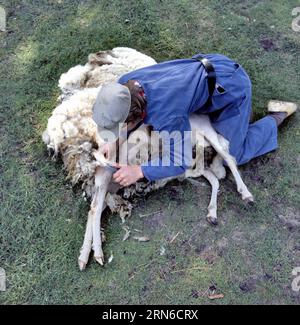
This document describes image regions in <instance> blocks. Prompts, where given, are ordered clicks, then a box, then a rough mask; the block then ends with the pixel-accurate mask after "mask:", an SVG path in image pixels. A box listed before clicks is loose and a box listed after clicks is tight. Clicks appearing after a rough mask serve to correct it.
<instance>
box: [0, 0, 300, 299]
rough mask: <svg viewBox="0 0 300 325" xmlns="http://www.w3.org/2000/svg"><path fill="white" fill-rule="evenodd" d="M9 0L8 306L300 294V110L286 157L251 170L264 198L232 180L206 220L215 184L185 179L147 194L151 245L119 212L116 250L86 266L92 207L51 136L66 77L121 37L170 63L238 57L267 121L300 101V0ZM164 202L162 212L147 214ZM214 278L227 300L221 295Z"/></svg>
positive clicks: (1, 251) (1, 52) (3, 100)
mask: <svg viewBox="0 0 300 325" xmlns="http://www.w3.org/2000/svg"><path fill="white" fill-rule="evenodd" d="M0 5H2V6H3V7H5V8H6V10H7V14H8V21H7V25H8V26H7V28H8V32H7V33H6V34H3V33H2V34H0V45H1V47H0V60H1V62H0V75H1V80H0V94H1V96H0V108H1V109H0V123H1V133H0V136H1V139H0V174H1V177H0V200H1V210H0V266H1V267H3V268H5V270H6V273H7V286H8V288H7V291H6V292H5V293H2V292H1V293H0V303H1V304H75V303H76V304H81V303H84V304H127V303H129V304H133V303H136V304H137V303H146V304H154V303H160V304H170V303H174V304H182V303H183V304H227V303H233V304H259V303H263V304H269V303H278V304H299V303H300V294H299V293H295V292H293V291H292V290H291V281H292V273H291V272H292V269H293V268H294V267H297V266H300V250H299V239H300V236H299V228H296V229H290V228H289V227H287V226H286V225H285V224H283V222H282V221H281V220H280V218H279V216H280V215H283V216H287V215H289V216H290V218H296V219H297V218H298V220H299V214H300V194H299V190H298V188H299V172H300V167H299V166H300V141H299V136H300V128H299V117H298V116H295V117H293V118H292V119H291V120H290V121H289V122H288V123H286V124H285V126H284V127H283V128H282V130H281V132H280V136H279V143H280V148H279V150H278V151H277V152H276V153H271V154H269V155H267V156H265V157H263V158H260V159H256V160H255V161H253V162H252V163H250V164H248V165H247V166H245V167H243V168H241V171H242V174H243V177H244V180H245V182H246V184H247V185H248V186H249V188H250V190H251V191H252V192H253V193H254V195H255V198H256V204H255V206H254V207H249V206H246V205H245V204H244V203H243V202H241V199H240V197H239V196H238V194H237V193H236V190H235V186H234V182H233V180H232V177H231V176H228V177H227V179H226V180H225V181H223V182H222V184H221V185H222V186H221V191H220V195H219V218H220V224H219V226H218V227H215V228H212V227H210V226H209V225H208V224H206V222H205V220H204V219H205V214H206V206H207V204H208V201H209V194H210V187H209V186H198V187H196V186H194V185H192V184H190V183H188V182H183V183H176V182H175V183H172V184H170V185H168V186H167V187H166V188H164V189H162V190H160V191H158V192H156V193H152V194H151V195H150V196H149V197H147V198H146V199H142V200H141V201H140V202H139V204H138V206H137V207H136V209H135V210H134V214H133V216H132V217H131V218H130V219H129V220H128V221H127V223H128V225H129V227H130V228H131V229H134V228H137V229H140V230H142V231H143V233H144V234H147V235H149V236H150V237H151V241H150V242H148V243H137V242H135V241H133V240H128V241H126V242H122V237H123V234H124V231H123V230H122V226H121V224H120V220H119V218H118V217H117V216H114V215H113V216H107V217H106V218H105V225H104V226H105V231H106V235H107V243H106V244H105V247H104V251H105V254H106V256H109V255H110V253H111V252H113V255H114V260H113V262H112V263H111V264H108V265H105V267H103V268H101V267H99V266H98V265H96V264H95V263H94V262H92V263H91V264H90V265H89V266H88V268H87V270H86V271H85V272H79V270H78V267H77V262H76V260H77V255H78V251H79V248H80V246H81V243H82V239H83V235H84V228H85V221H86V216H87V212H88V208H89V207H88V203H86V202H84V201H83V200H82V197H81V193H80V191H78V190H76V189H72V188H71V187H70V185H69V183H68V182H67V181H66V180H65V176H66V175H65V173H64V171H63V170H62V164H61V162H57V163H54V162H53V161H51V159H50V158H49V157H48V155H47V152H46V149H45V146H44V144H43V143H42V141H41V134H42V132H43V130H44V129H45V127H46V123H47V119H48V118H49V116H50V114H51V111H52V110H53V109H54V107H55V101H56V98H57V96H58V94H59V93H58V89H57V81H58V79H59V77H60V75H61V73H63V72H65V71H67V70H68V69H69V68H70V67H72V66H74V65H76V64H82V63H85V62H86V58H87V55H88V54H89V53H91V52H95V51H98V50H104V49H110V48H113V47H115V46H128V47H133V48H136V49H138V50H139V51H142V52H144V53H146V54H148V55H151V56H152V57H154V58H156V59H157V60H158V61H161V60H167V59H174V58H181V57H189V56H191V55H193V54H195V53H198V52H202V53H209V52H221V53H223V54H225V55H228V56H230V57H231V58H233V59H235V60H237V61H238V62H240V63H241V64H242V65H243V66H244V67H245V69H246V70H247V71H248V73H249V75H250V76H251V79H252V81H253V107H254V112H255V116H256V117H257V118H259V117H261V116H263V115H264V114H265V112H266V104H267V101H268V100H269V99H271V98H274V99H281V100H289V101H296V102H297V103H298V104H300V92H299V84H300V79H299V76H300V57H299V51H300V33H295V32H294V31H293V30H292V28H291V23H292V19H293V17H292V15H291V12H292V9H293V8H294V7H297V6H299V1H297V0H295V1H293V0H291V1H288V2H282V1H279V0H276V1H272V2H271V1H267V0H260V1H257V0H251V1H227V0H226V1H217V0H212V1H208V0H205V1H199V0H189V1H187V0H174V1H158V0H147V1H146V0H140V1H131V0H128V1H117V0H115V1H106V0H101V1H91V0H87V1H79V0H78V1H76V0H73V1H71V0H60V1H59V0H49V1H45V0H42V1H41V0H39V1H37V0H28V1H19V0H9V1H3V0H0ZM266 45H267V46H266ZM264 47H265V48H264ZM266 47H268V48H266ZM203 182H204V181H203ZM204 184H205V182H204ZM159 209H161V210H162V213H161V214H159V215H154V216H153V217H146V218H140V217H139V214H145V213H149V212H152V211H157V210H159ZM179 231H180V232H181V233H180V235H179V236H178V237H177V239H176V240H175V241H174V242H173V243H172V244H170V243H169V242H170V239H171V238H172V237H173V236H174V235H175V234H176V233H178V232H179ZM161 247H164V248H165V254H164V255H160V250H161ZM211 286H215V287H216V288H217V292H218V293H223V294H224V298H223V299H221V300H217V301H210V300H208V298H207V297H206V296H205V292H207V290H208V289H209V288H210V287H211ZM241 288H243V290H242V289H241Z"/></svg>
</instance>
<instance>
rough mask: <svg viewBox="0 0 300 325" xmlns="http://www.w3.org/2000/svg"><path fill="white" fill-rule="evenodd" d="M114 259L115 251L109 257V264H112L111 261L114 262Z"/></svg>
mask: <svg viewBox="0 0 300 325" xmlns="http://www.w3.org/2000/svg"><path fill="white" fill-rule="evenodd" d="M113 259H114V255H113V253H112V252H111V253H110V257H109V259H108V264H110V263H111V262H112V260H113Z"/></svg>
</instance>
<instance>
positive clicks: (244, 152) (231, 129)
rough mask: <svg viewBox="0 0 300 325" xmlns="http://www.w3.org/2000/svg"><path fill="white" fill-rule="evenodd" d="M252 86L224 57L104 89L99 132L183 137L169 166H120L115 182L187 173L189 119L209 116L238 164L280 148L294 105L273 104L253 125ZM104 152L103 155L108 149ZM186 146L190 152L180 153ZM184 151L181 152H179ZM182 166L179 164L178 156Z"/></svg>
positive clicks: (135, 76) (136, 74) (156, 70)
mask: <svg viewBox="0 0 300 325" xmlns="http://www.w3.org/2000/svg"><path fill="white" fill-rule="evenodd" d="M251 99H252V93H251V81H250V79H249V77H248V75H247V73H246V72H245V71H244V69H243V68H242V67H241V66H240V65H239V64H237V63H236V62H234V61H232V60H231V59H229V58H227V57H226V56H223V55H220V54H209V55H201V54H197V55H195V56H194V57H193V58H191V59H179V60H173V61H166V62H162V63H158V64H155V65H152V66H149V67H145V68H142V69H138V70H136V71H132V72H130V73H128V74H125V75H123V76H122V77H121V78H120V79H119V80H118V83H112V84H109V85H106V86H104V87H102V89H101V91H100V92H99V94H98V97H97V100H96V103H95V105H94V108H93V118H94V120H95V122H96V123H97V125H98V128H99V130H100V131H101V130H109V131H112V132H113V133H114V134H115V135H116V136H117V137H119V135H118V131H119V123H124V122H126V123H129V126H130V127H131V128H134V127H135V126H136V125H137V124H138V123H139V122H140V121H143V122H144V123H145V124H148V125H151V126H152V127H153V129H154V130H156V131H159V132H161V131H167V132H170V133H172V132H174V131H175V132H177V133H178V132H179V134H180V135H181V136H180V137H179V138H178V137H177V138H176V139H175V140H174V141H173V142H172V143H171V144H170V150H169V154H170V164H169V165H168V166H164V164H163V163H162V160H161V159H155V160H153V161H151V162H148V163H145V164H143V165H142V166H119V169H118V171H117V172H115V173H114V175H113V179H114V180H115V181H116V182H118V183H120V184H121V185H123V186H128V185H131V184H133V183H135V182H136V181H137V180H139V179H140V178H143V177H146V178H147V179H148V180H157V179H160V178H165V177H170V176H176V175H180V174H182V173H184V171H185V170H186V169H187V168H188V167H189V163H190V161H191V155H192V148H191V140H190V137H189V136H186V134H189V132H185V131H190V130H191V127H190V123H189V116H190V114H192V113H197V112H198V113H201V114H208V115H209V116H210V120H211V122H212V125H213V127H214V128H215V130H216V131H217V132H218V133H220V134H222V135H223V136H224V137H225V138H226V139H227V140H228V141H229V142H230V153H231V155H233V156H234V157H235V158H236V161H237V163H238V165H241V164H244V163H246V162H248V161H249V160H251V159H252V158H255V157H258V156H261V155H263V154H265V153H267V152H270V151H273V150H275V149H276V148H277V129H278V126H279V125H280V124H282V122H283V121H284V120H285V119H286V118H287V117H288V116H290V115H292V114H293V113H294V112H295V111H296V110H297V105H296V104H293V103H283V102H270V103H269V108H268V110H269V114H268V115H267V116H266V117H264V118H263V119H261V120H259V121H257V122H255V123H251V124H250V116H251V111H252V108H251ZM109 147H110V146H109V145H107V146H105V147H104V153H107V152H108V150H109ZM184 147H185V148H186V147H188V148H189V150H182V149H183V148H184ZM178 148H179V149H180V150H179V149H178ZM180 155H181V156H182V159H181V164H176V161H178V156H180Z"/></svg>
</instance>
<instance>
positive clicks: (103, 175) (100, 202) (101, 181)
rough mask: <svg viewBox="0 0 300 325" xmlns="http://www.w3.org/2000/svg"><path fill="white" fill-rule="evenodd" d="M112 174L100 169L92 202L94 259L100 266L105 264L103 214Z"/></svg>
mask: <svg viewBox="0 0 300 325" xmlns="http://www.w3.org/2000/svg"><path fill="white" fill-rule="evenodd" d="M111 177H112V174H111V172H110V171H107V170H105V169H104V168H98V169H97V171H96V175H95V187H96V192H95V195H94V198H93V202H92V208H91V210H92V228H93V229H92V230H93V244H92V247H93V250H94V258H95V260H96V261H97V262H98V263H99V264H100V265H103V264H104V254H103V251H102V240H101V230H100V227H101V214H102V211H103V206H104V204H105V203H104V200H105V196H106V193H107V188H108V185H109V183H110V181H111Z"/></svg>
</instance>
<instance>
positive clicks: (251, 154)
mask: <svg viewBox="0 0 300 325" xmlns="http://www.w3.org/2000/svg"><path fill="white" fill-rule="evenodd" d="M207 58H208V59H210V60H211V61H212V63H213V64H214V66H215V69H216V74H217V86H218V87H217V88H216V90H215V92H214V95H213V96H212V103H211V105H210V106H209V107H206V109H203V110H201V111H202V113H207V114H209V115H210V117H211V121H212V125H213V127H214V128H215V130H216V131H217V132H219V133H220V134H222V135H223V136H224V137H225V138H226V139H227V140H228V141H229V142H230V154H231V155H232V156H234V157H235V159H236V161H237V164H238V165H242V164H245V163H247V162H248V161H249V160H251V159H253V158H255V157H258V156H261V155H263V154H265V153H268V152H270V151H273V150H275V149H276V148H277V146H278V144H277V125H276V121H275V119H274V118H272V117H271V116H266V117H264V118H262V119H261V120H259V121H257V122H254V123H251V124H250V117H251V112H252V85H251V81H250V78H249V76H248V75H247V73H246V72H245V70H244V69H243V68H242V67H241V66H240V65H239V64H237V63H235V62H234V61H232V60H230V59H228V58H226V57H225V58H224V57H221V58H220V56H214V55H211V56H210V55H208V56H207Z"/></svg>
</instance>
